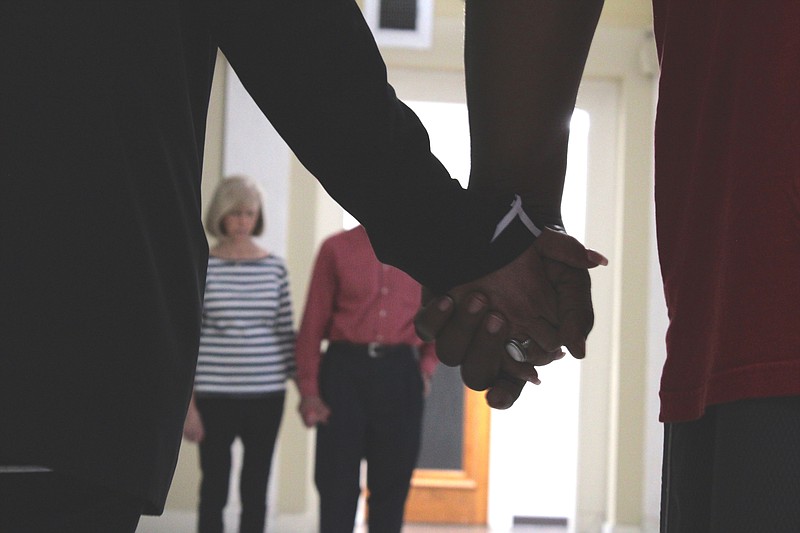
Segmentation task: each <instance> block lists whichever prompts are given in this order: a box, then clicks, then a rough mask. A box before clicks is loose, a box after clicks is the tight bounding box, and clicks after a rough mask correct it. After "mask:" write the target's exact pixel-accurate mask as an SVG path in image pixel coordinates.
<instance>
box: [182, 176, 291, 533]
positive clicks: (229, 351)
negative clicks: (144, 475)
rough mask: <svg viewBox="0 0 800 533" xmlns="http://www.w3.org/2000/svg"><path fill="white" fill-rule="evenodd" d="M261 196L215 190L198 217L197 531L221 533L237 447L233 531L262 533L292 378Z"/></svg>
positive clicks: (286, 313)
mask: <svg viewBox="0 0 800 533" xmlns="http://www.w3.org/2000/svg"><path fill="white" fill-rule="evenodd" d="M264 226H265V224H264V214H263V201H262V194H261V191H260V189H259V187H258V186H257V185H256V184H255V183H254V182H253V181H252V180H250V179H249V178H246V177H243V176H234V177H230V178H227V179H224V180H223V181H222V183H220V185H219V187H218V188H217V190H216V192H215V193H214V197H213V199H212V201H211V205H210V207H209V210H208V215H207V217H206V230H207V231H208V233H209V234H210V235H212V236H213V237H216V238H217V241H218V242H217V244H216V245H215V246H214V247H212V248H211V250H210V257H209V260H208V275H207V277H206V291H205V299H204V304H203V322H202V331H201V336H200V352H199V357H198V361H197V374H196V376H195V384H194V394H193V396H192V402H191V405H190V406H189V412H188V414H187V417H186V423H185V425H184V435H185V436H186V438H187V439H189V440H191V441H194V442H198V443H199V446H200V467H201V469H202V472H203V476H202V481H201V485H200V505H199V511H198V531H200V532H201V533H206V532H219V533H221V532H222V531H223V518H222V517H223V509H224V508H225V504H226V502H227V499H228V484H229V476H230V467H231V451H230V450H231V445H232V444H233V441H234V439H235V438H236V437H239V438H240V439H241V441H242V444H243V447H244V457H243V461H242V471H241V482H240V485H239V492H240V497H241V502H242V513H241V517H240V525H239V531H240V532H241V533H247V532H258V533H261V532H262V531H264V523H265V516H266V493H267V483H268V481H269V470H270V463H271V461H272V453H273V451H274V448H275V439H276V437H277V434H278V428H279V426H280V422H281V417H282V414H283V403H284V394H285V389H286V381H287V378H289V377H290V376H292V375H293V373H294V330H293V327H292V309H291V303H290V300H289V282H288V276H287V271H286V266H285V264H284V262H283V260H282V259H281V258H279V257H277V256H275V255H273V254H271V253H269V252H268V251H267V250H265V249H264V248H262V247H261V246H260V245H259V244H258V243H257V242H256V240H255V236H257V235H260V234H261V233H262V232H263V230H264Z"/></svg>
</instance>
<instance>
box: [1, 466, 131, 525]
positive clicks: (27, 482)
mask: <svg viewBox="0 0 800 533" xmlns="http://www.w3.org/2000/svg"><path fill="white" fill-rule="evenodd" d="M143 509H144V502H143V501H142V500H139V499H137V498H134V497H133V496H129V495H127V494H122V493H119V492H115V491H113V490H110V489H108V488H106V487H99V486H96V485H91V484H88V483H85V482H83V481H81V480H78V479H74V478H72V477H68V476H62V475H60V474H57V473H54V472H41V473H39V472H37V473H24V474H0V533H109V532H111V531H113V532H115V533H133V532H134V531H135V530H136V525H137V524H138V523H139V517H140V516H141V515H142V511H143Z"/></svg>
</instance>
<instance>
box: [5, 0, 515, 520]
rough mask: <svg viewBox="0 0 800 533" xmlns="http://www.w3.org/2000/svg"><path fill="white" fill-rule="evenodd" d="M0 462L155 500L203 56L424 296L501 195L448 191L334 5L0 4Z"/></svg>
mask: <svg viewBox="0 0 800 533" xmlns="http://www.w3.org/2000/svg"><path fill="white" fill-rule="evenodd" d="M0 49H2V50H3V53H2V54H0V177H1V178H2V194H0V245H1V246H2V248H1V249H2V258H1V259H0V265H1V268H2V271H1V272H0V317H2V319H0V350H1V351H0V428H1V429H0V464H32V465H41V466H46V467H50V468H53V469H55V470H58V471H60V472H63V473H66V474H71V475H75V476H79V477H82V478H85V479H88V480H91V481H93V482H95V483H98V484H101V485H107V486H109V487H112V488H116V489H119V490H122V491H125V492H128V493H130V494H133V495H136V496H140V497H142V498H144V499H146V500H147V501H148V502H149V504H150V510H151V511H153V512H158V511H159V510H160V509H162V508H163V503H164V500H165V498H166V493H167V490H168V487H169V483H170V480H171V477H172V472H173V469H174V466H175V461H176V458H177V451H178V447H179V445H180V438H181V427H182V422H183V418H184V414H185V409H186V405H187V404H188V400H189V396H190V391H191V383H192V373H193V371H194V368H195V359H196V357H197V343H198V329H199V323H200V320H199V317H200V309H201V301H202V291H203V286H204V283H203V282H204V275H205V269H206V264H207V247H206V240H205V237H204V234H203V231H202V227H201V223H200V183H199V182H200V175H201V164H202V147H203V141H204V136H205V123H206V114H207V107H208V99H209V92H210V87H211V80H212V76H213V68H214V59H215V56H216V53H217V50H218V49H221V50H222V51H223V52H224V54H225V55H226V57H227V59H228V61H229V62H230V64H231V65H232V66H233V68H234V70H235V71H236V73H237V74H238V76H239V77H240V79H241V81H242V83H243V84H244V86H245V87H246V88H247V90H248V91H249V92H250V94H251V95H252V96H253V98H254V100H255V101H256V103H257V104H258V106H259V107H260V108H261V110H262V111H263V112H264V114H265V115H266V116H267V117H268V118H269V120H270V121H271V122H272V124H273V125H274V126H275V128H276V129H277V131H278V132H279V133H280V134H281V135H282V136H283V138H284V139H285V140H286V141H287V143H288V144H289V145H290V147H291V148H292V149H293V150H294V152H295V153H296V155H297V156H298V158H299V159H300V161H301V162H302V163H303V164H304V165H305V166H306V167H307V168H308V169H309V170H310V171H311V172H312V173H313V174H314V175H315V176H316V177H317V178H318V179H319V180H320V182H321V183H322V184H323V185H324V187H325V188H326V189H327V190H328V191H329V192H330V193H331V195H332V196H333V197H334V198H335V199H336V200H337V201H339V202H340V203H341V204H342V205H343V206H344V207H345V208H346V209H347V210H348V211H349V212H351V213H353V214H354V215H355V216H356V217H357V218H358V219H359V220H360V221H361V222H362V223H363V224H364V226H365V227H366V228H367V230H368V232H369V235H370V238H371V240H372V243H373V246H374V248H375V250H376V252H377V254H378V256H379V257H380V258H381V260H382V261H384V262H387V263H391V264H394V265H396V266H398V267H399V268H401V269H403V270H405V271H407V272H408V273H409V274H411V275H412V276H413V277H414V278H416V279H417V280H418V281H420V282H421V283H423V284H426V285H429V286H431V287H433V288H435V289H438V290H445V289H447V288H449V287H451V286H454V285H456V284H459V283H463V282H466V281H468V280H471V279H474V278H477V277H479V276H480V275H482V274H485V273H488V272H490V271H492V270H495V269H496V268H498V267H499V266H501V265H503V264H505V263H507V262H509V261H510V260H511V259H513V258H514V257H516V256H517V255H518V254H519V253H521V251H522V250H523V249H524V248H525V247H527V246H528V244H529V243H530V242H531V237H530V235H529V234H528V233H527V230H524V228H522V227H521V225H520V226H518V227H517V226H512V227H511V228H510V229H509V231H506V232H504V233H503V235H502V236H501V237H500V238H499V239H497V240H496V241H495V242H494V243H493V244H491V245H490V244H489V241H490V240H491V236H492V233H493V231H494V229H495V225H496V224H497V222H498V221H499V220H500V218H501V217H502V215H503V213H504V212H505V211H506V210H507V209H508V205H509V204H510V202H511V198H510V197H509V196H502V195H500V196H493V195H490V194H488V193H487V192H485V191H483V192H477V191H465V190H462V189H461V188H460V186H459V185H458V184H457V182H456V181H454V180H451V179H450V178H449V176H448V175H447V172H446V171H445V169H444V168H443V167H442V166H441V164H440V163H439V162H438V161H437V160H436V159H435V157H434V156H433V155H432V154H431V153H430V149H429V146H428V138H427V135H426V133H425V131H424V128H423V127H422V125H421V124H420V123H419V121H418V120H417V118H416V117H415V116H414V114H413V113H412V112H411V111H410V110H409V109H408V108H407V107H406V106H404V105H403V104H402V103H401V102H400V101H399V100H398V99H397V98H396V97H395V94H394V92H393V90H392V88H391V87H390V86H389V85H388V84H387V82H386V74H385V66H384V64H383V62H382V60H381V58H380V55H379V53H378V50H377V47H376V46H375V44H374V41H373V39H372V37H371V36H370V32H369V30H368V28H367V26H366V24H365V23H364V21H363V18H362V17H361V14H360V13H359V11H358V8H357V6H356V4H355V3H354V2H352V1H350V0H261V1H256V0H250V1H235V0H219V1H217V0H196V1H191V0H184V1H178V0H172V1H170V0H159V1H148V0H138V1H135V2H134V1H131V2H116V1H115V2H105V1H99V0H98V1H67V0H61V1H57V2H40V1H37V0H19V1H17V2H13V1H9V2H2V3H0Z"/></svg>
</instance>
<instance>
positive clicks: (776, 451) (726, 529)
mask: <svg viewBox="0 0 800 533" xmlns="http://www.w3.org/2000/svg"><path fill="white" fill-rule="evenodd" d="M661 531H662V533H762V532H769V533H798V532H800V397H788V398H766V399H758V400H743V401H739V402H734V403H729V404H722V405H717V406H713V407H711V408H709V409H708V410H707V411H706V414H705V416H704V417H703V418H701V419H700V420H696V421H691V422H680V423H672V424H666V427H665V441H664V472H663V480H662V501H661Z"/></svg>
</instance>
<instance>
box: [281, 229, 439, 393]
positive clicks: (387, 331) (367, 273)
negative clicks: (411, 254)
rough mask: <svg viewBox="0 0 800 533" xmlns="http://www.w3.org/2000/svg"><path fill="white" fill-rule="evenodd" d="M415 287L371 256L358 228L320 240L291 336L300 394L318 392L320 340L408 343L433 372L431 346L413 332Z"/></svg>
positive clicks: (364, 234) (416, 301)
mask: <svg viewBox="0 0 800 533" xmlns="http://www.w3.org/2000/svg"><path fill="white" fill-rule="evenodd" d="M419 305H420V286H419V284H418V283H417V282H416V281H414V280H413V279H411V278H410V277H409V276H408V275H407V274H405V273H404V272H402V271H401V270H398V269H396V268H394V267H391V266H389V265H384V264H382V263H380V262H379V261H378V259H377V258H376V257H375V253H374V252H373V250H372V246H370V242H369V238H368V237H367V232H366V231H365V230H364V228H363V227H362V226H358V227H356V228H354V229H352V230H349V231H344V232H341V233H338V234H336V235H334V236H332V237H329V238H328V239H327V240H326V241H325V242H323V243H322V246H321V247H320V250H319V253H318V254H317V260H316V263H315V265H314V272H313V274H312V276H311V284H310V285H309V289H308V297H307V301H306V307H305V311H304V313H303V320H302V323H301V325H300V331H299V332H298V334H297V344H296V347H295V357H296V359H297V384H298V388H299V389H300V394H301V395H302V396H319V389H318V382H317V377H318V375H319V365H320V359H321V357H322V354H321V351H320V344H321V342H322V340H323V339H327V340H328V341H345V342H350V343H355V344H369V343H371V342H377V343H381V344H409V345H412V346H417V347H419V349H420V355H421V356H420V367H421V370H422V372H424V373H425V374H427V375H430V374H432V373H433V371H434V369H435V368H436V364H437V362H438V361H437V359H436V353H435V348H434V344H432V343H423V342H422V340H420V339H419V337H417V335H416V333H415V331H414V322H413V321H414V314H415V313H416V312H417V309H418V308H419Z"/></svg>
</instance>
